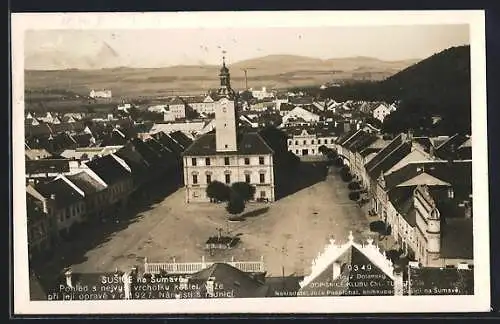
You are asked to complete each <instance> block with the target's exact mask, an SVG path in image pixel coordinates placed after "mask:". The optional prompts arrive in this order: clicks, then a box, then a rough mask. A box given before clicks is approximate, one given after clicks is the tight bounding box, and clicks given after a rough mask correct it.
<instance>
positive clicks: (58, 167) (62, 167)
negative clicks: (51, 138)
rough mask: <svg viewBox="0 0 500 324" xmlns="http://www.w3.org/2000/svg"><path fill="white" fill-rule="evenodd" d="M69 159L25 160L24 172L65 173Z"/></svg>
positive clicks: (67, 169) (67, 170)
mask: <svg viewBox="0 0 500 324" xmlns="http://www.w3.org/2000/svg"><path fill="white" fill-rule="evenodd" d="M67 172H69V160H67V159H41V160H26V173H27V174H37V173H67Z"/></svg>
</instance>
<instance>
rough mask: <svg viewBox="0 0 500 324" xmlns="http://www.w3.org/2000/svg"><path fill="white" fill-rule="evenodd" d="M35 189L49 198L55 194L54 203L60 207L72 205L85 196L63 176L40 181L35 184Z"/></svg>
mask: <svg viewBox="0 0 500 324" xmlns="http://www.w3.org/2000/svg"><path fill="white" fill-rule="evenodd" d="M35 190H36V191H37V192H39V193H40V194H41V195H42V196H43V197H45V198H48V199H50V198H51V196H52V195H55V199H54V200H53V203H54V204H55V205H56V206H57V207H58V208H59V207H64V206H68V205H71V204H73V203H75V202H77V201H79V200H81V199H83V196H82V195H81V194H80V193H79V192H78V191H77V190H75V189H74V188H73V187H72V186H71V185H69V184H68V183H67V182H66V181H65V180H63V179H62V178H56V179H54V180H51V181H49V182H45V183H38V184H36V185H35Z"/></svg>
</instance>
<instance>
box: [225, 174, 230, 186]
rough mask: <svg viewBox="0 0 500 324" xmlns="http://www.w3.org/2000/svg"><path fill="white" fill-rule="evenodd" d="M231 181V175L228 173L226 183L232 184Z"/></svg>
mask: <svg viewBox="0 0 500 324" xmlns="http://www.w3.org/2000/svg"><path fill="white" fill-rule="evenodd" d="M230 183H231V175H230V174H226V184H230Z"/></svg>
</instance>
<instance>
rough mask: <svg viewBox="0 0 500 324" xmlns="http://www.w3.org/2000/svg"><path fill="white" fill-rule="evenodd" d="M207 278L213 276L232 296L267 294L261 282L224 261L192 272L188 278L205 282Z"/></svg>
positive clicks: (266, 288)
mask: <svg viewBox="0 0 500 324" xmlns="http://www.w3.org/2000/svg"><path fill="white" fill-rule="evenodd" d="M209 278H213V279H214V281H215V283H218V284H221V285H222V286H223V287H224V289H225V290H227V291H232V292H233V296H234V297H239V298H249V297H266V296H267V291H268V287H267V286H265V285H264V283H263V282H260V281H258V280H256V279H254V278H252V277H251V276H250V275H248V274H247V273H245V272H243V271H241V270H239V269H237V268H235V267H232V266H230V265H229V264H226V263H214V264H213V265H211V266H210V267H208V268H206V269H203V270H201V271H199V272H197V273H194V274H193V275H192V276H191V277H190V278H189V279H190V281H194V282H197V281H198V282H201V283H206V282H207V281H208V280H209ZM203 286H204V285H203Z"/></svg>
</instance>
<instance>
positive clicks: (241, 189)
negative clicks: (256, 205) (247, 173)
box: [231, 182, 255, 201]
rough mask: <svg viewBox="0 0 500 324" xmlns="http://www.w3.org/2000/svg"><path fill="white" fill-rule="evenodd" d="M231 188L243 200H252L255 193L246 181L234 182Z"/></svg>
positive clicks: (253, 188)
mask: <svg viewBox="0 0 500 324" xmlns="http://www.w3.org/2000/svg"><path fill="white" fill-rule="evenodd" d="M231 190H232V191H233V192H235V193H237V194H238V195H239V196H240V197H241V198H242V199H243V200H244V201H248V200H252V199H253V197H254V195H255V187H254V186H252V185H250V184H248V183H246V182H235V183H233V184H232V186H231Z"/></svg>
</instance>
